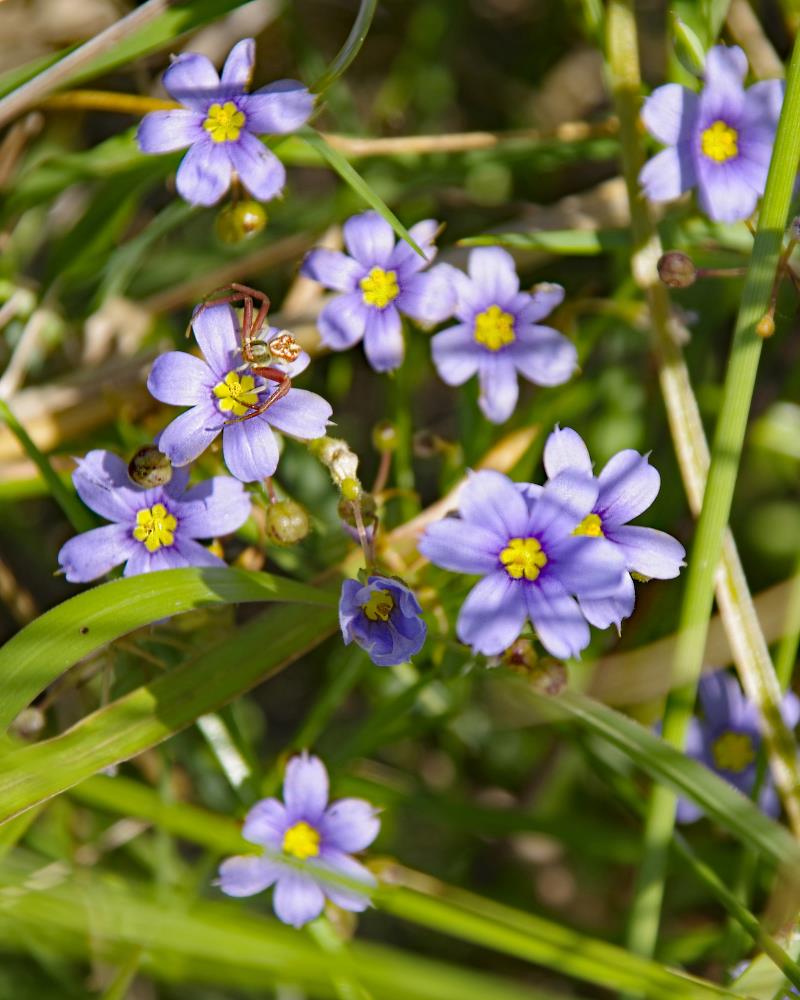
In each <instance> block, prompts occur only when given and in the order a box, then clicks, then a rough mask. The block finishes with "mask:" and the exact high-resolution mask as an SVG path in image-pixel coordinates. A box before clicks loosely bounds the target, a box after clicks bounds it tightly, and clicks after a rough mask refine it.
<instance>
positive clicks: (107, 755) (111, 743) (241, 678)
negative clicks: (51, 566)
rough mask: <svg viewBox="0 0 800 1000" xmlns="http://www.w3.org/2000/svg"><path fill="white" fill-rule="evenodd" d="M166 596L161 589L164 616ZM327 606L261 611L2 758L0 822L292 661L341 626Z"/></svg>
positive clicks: (138, 750) (161, 736)
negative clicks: (160, 673) (69, 726)
mask: <svg viewBox="0 0 800 1000" xmlns="http://www.w3.org/2000/svg"><path fill="white" fill-rule="evenodd" d="M165 572H166V571H165ZM174 572H182V571H180V570H178V571H174ZM150 575H156V574H150ZM268 579H269V578H268ZM273 585H274V584H273ZM298 586H299V585H298ZM307 589H310V588H307ZM265 592H266V593H270V591H269V590H266V591H265ZM166 601H167V598H166V596H165V595H164V592H163V590H162V592H161V613H160V616H161V617H163V616H164V610H165V607H164V606H165V603H166ZM328 605H329V606H328V607H320V608H319V609H318V610H317V611H316V613H315V614H313V615H310V614H309V612H308V608H306V607H303V606H301V605H294V604H293V605H289V606H288V607H286V608H281V609H280V612H279V613H267V614H265V615H262V616H260V617H259V618H257V619H255V620H254V621H252V622H249V623H248V624H247V625H245V626H243V627H242V628H240V629H238V630H237V631H236V632H234V633H233V634H232V635H231V634H228V635H226V636H225V637H224V638H222V640H221V641H220V643H219V644H218V645H217V646H214V647H213V648H212V649H210V650H208V651H207V652H205V653H203V654H201V655H199V656H198V657H196V658H194V659H189V660H187V661H185V662H184V663H182V664H181V665H180V666H179V667H177V668H176V669H175V670H172V671H170V672H169V673H168V674H166V675H165V676H162V677H159V678H158V679H157V680H155V681H153V682H152V683H150V684H146V685H144V686H142V687H140V688H137V689H136V690H135V691H132V692H131V693H130V694H128V695H125V696H124V697H122V698H119V699H118V700H117V701H114V702H112V703H111V704H110V705H108V706H107V707H106V708H102V709H100V710H98V711H96V712H94V713H93V714H92V715H89V716H87V717H86V718H84V719H82V720H81V721H80V722H79V723H78V724H77V725H75V726H73V727H72V729H68V730H67V731H66V732H65V733H62V734H61V735H60V736H56V737H54V738H53V739H50V740H45V741H43V742H41V743H36V744H34V745H33V746H28V747H24V748H21V749H18V750H13V751H11V752H10V753H8V754H6V755H5V756H3V757H0V823H2V822H3V821H4V820H6V819H10V818H11V817H12V816H15V815H17V814H18V813H21V812H24V811H25V810H26V809H29V808H30V807H31V806H34V805H36V803H37V802H42V801H44V800H46V799H49V798H52V796H54V795H58V794H59V793H60V792H63V791H66V789H68V788H71V787H72V786H73V785H76V784H78V782H80V781H83V780H85V779H86V778H88V777H90V776H91V775H93V774H96V773H97V772H98V771H102V770H103V769H104V768H106V767H109V766H110V765H112V764H116V763H119V762H120V761H123V760H128V759H129V758H131V757H134V756H135V755H136V754H138V753H141V752H142V751H143V750H146V749H148V748H149V747H152V746H155V745H156V744H158V743H161V742H162V741H163V740H165V739H168V738H169V737H170V736H172V735H173V734H174V733H177V732H179V731H180V730H181V729H184V728H186V726H189V725H191V724H192V723H193V722H194V721H195V720H196V719H198V718H199V717H200V716H201V715H205V714H206V713H207V712H213V711H215V710H216V709H218V708H220V707H221V706H222V705H224V704H226V703H227V702H229V701H231V700H232V699H233V698H236V697H237V696H238V695H240V694H243V693H244V692H245V691H248V690H250V688H252V687H254V686H255V685H256V684H259V683H260V682H261V681H263V680H266V679H267V678H268V677H270V676H272V675H273V674H275V673H277V672H278V671H279V670H281V669H283V667H286V666H288V665H289V664H290V663H292V662H293V661H294V660H296V659H297V658H298V657H299V656H302V654H303V653H305V652H306V651H307V650H309V649H312V648H313V647H314V646H317V645H319V643H320V642H322V641H323V640H324V639H325V638H326V637H327V636H328V635H330V634H332V633H333V632H334V631H335V630H336V628H337V610H336V607H335V606H334V602H331V601H329V602H328ZM56 610H58V609H56ZM154 617H157V614H155V613H154ZM39 621H41V619H39Z"/></svg>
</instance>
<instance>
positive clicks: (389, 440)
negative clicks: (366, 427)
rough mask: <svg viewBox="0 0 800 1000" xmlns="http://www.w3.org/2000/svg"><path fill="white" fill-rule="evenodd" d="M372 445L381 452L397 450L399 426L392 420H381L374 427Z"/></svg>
mask: <svg viewBox="0 0 800 1000" xmlns="http://www.w3.org/2000/svg"><path fill="white" fill-rule="evenodd" d="M372 447H373V448H374V449H375V451H380V452H385V451H396V450H397V428H396V427H395V425H394V424H393V423H392V422H391V420H381V422H380V423H378V424H375V426H374V427H373V428H372Z"/></svg>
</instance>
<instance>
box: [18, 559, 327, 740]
mask: <svg viewBox="0 0 800 1000" xmlns="http://www.w3.org/2000/svg"><path fill="white" fill-rule="evenodd" d="M337 600H338V595H336V594H334V593H332V592H331V591H328V590H321V589H318V588H315V587H309V586H308V585H307V584H303V583H298V582H296V581H295V580H289V579H285V578H282V577H276V576H270V575H269V574H268V573H254V572H248V571H247V570H242V569H231V568H227V567H226V568H219V569H216V568H207V569H197V568H191V569H169V570H160V571H159V572H157V573H143V574H141V575H140V576H132V577H127V578H124V579H121V580H112V581H111V583H103V584H100V586H98V587H93V588H92V589H91V590H87V591H86V592H85V593H83V594H78V595H77V596H75V597H72V598H70V599H69V600H68V601H64V603H63V604H59V605H58V606H57V607H55V608H53V609H52V610H51V611H47V612H45V614H43V615H40V616H39V617H38V618H36V619H35V620H34V621H32V622H31V623H30V625H27V626H26V627H25V628H24V629H21V630H20V631H19V632H17V633H16V635H14V636H13V637H12V638H11V639H9V641H8V642H7V643H6V644H5V645H4V646H3V647H2V648H0V676H2V677H3V684H2V687H0V727H2V728H5V727H6V726H8V725H9V724H10V723H11V722H12V721H13V719H14V718H15V717H16V716H17V714H18V713H19V712H21V711H22V709H23V708H25V707H26V705H29V704H30V702H31V701H32V700H33V699H34V698H35V697H36V696H37V695H38V694H40V693H41V692H42V691H43V690H44V689H45V688H46V687H47V686H48V684H51V683H52V682H53V681H54V680H55V679H56V678H57V677H59V676H60V675H61V674H62V673H63V672H64V671H65V670H67V669H69V667H71V666H73V665H74V664H75V663H77V662H78V661H79V660H81V659H83V658H84V657H85V656H88V655H89V654H90V653H93V652H95V651H96V650H98V649H100V648H101V647H102V646H105V645H106V644H107V643H109V642H113V640H114V639H118V638H119V637H120V636H122V635H125V634H126V633H128V632H132V631H133V630H134V629H137V628H141V627H142V626H143V625H148V624H150V623H151V622H157V621H160V620H161V619H163V618H165V617H168V616H171V615H178V614H183V613H184V612H186V611H191V610H192V609H193V608H204V607H211V606H213V605H215V604H240V603H243V602H246V601H302V602H304V603H307V604H316V605H320V606H321V607H324V608H330V607H333V606H335V604H336V602H337ZM306 614H307V612H306ZM198 714H202V713H198Z"/></svg>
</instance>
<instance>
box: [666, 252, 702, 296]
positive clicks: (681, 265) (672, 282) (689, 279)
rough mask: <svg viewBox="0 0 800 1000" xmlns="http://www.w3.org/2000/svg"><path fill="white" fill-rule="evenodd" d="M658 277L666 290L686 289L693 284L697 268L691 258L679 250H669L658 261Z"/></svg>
mask: <svg viewBox="0 0 800 1000" xmlns="http://www.w3.org/2000/svg"><path fill="white" fill-rule="evenodd" d="M657 266H658V276H659V278H661V280H662V281H663V282H664V284H665V285H666V286H667V287H668V288H688V287H689V286H690V285H693V284H694V283H695V280H696V278H697V268H696V267H695V266H694V262H693V261H692V258H691V257H689V256H687V255H686V254H685V253H681V252H680V250H670V251H669V253H665V254H663V255H662V256H661V257H660V258H659V261H658V265H657Z"/></svg>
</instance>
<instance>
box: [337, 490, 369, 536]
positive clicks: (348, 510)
mask: <svg viewBox="0 0 800 1000" xmlns="http://www.w3.org/2000/svg"><path fill="white" fill-rule="evenodd" d="M358 502H359V503H360V504H361V520H362V521H363V522H364V527H365V528H369V527H370V525H372V524H375V522H376V521H377V520H378V516H377V505H376V503H375V497H374V496H373V495H372V494H371V493H361V494H360V496H359V497H358ZM337 511H338V514H339V517H340V518H341V519H342V520H343V521H344V523H345V524H349V525H350V527H351V528H355V527H357V524H356V518H355V513H354V510H353V501H352V500H348V499H347V497H345V496H344V495H343V496H342V499H341V500H340V501H339V506H338V508H337Z"/></svg>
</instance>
